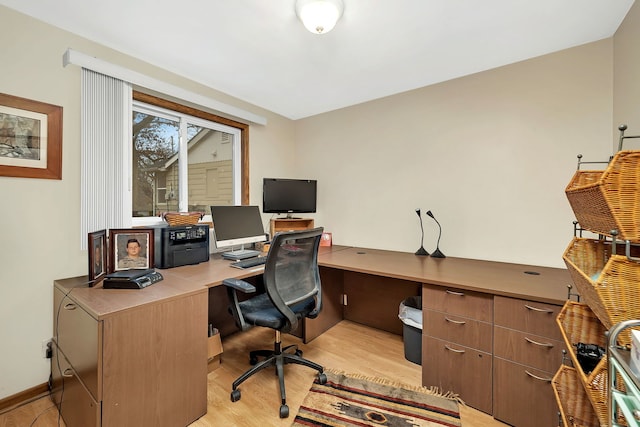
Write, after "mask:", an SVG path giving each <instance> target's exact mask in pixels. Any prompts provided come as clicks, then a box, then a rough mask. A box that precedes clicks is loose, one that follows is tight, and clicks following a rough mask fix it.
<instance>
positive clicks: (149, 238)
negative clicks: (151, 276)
mask: <svg viewBox="0 0 640 427" xmlns="http://www.w3.org/2000/svg"><path fill="white" fill-rule="evenodd" d="M135 242H137V246H138V248H137V250H136V248H135V246H136V245H135ZM130 245H131V247H130ZM147 268H154V263H153V228H116V229H110V230H109V269H108V272H109V273H113V272H115V271H122V270H131V269H147Z"/></svg>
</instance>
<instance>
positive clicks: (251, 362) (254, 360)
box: [249, 357, 258, 366]
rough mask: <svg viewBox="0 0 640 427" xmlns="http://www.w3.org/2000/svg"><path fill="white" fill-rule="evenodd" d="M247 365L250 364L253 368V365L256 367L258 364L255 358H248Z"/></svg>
mask: <svg viewBox="0 0 640 427" xmlns="http://www.w3.org/2000/svg"><path fill="white" fill-rule="evenodd" d="M249 364H250V365H251V366H255V365H257V364H258V358H257V357H250V358H249Z"/></svg>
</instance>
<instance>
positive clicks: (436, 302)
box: [422, 284, 493, 322]
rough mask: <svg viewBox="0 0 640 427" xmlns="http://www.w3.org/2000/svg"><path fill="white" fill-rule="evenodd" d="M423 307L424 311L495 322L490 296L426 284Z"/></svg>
mask: <svg viewBox="0 0 640 427" xmlns="http://www.w3.org/2000/svg"><path fill="white" fill-rule="evenodd" d="M422 305H423V309H424V310H429V309H430V310H436V311H441V312H444V313H449V314H456V315H458V316H463V317H467V318H470V319H476V320H480V321H483V322H492V321H493V297H492V296H491V295H488V294H483V293H479V292H471V291H465V290H461V289H454V288H447V287H444V286H433V285H427V284H425V285H424V288H423V294H422Z"/></svg>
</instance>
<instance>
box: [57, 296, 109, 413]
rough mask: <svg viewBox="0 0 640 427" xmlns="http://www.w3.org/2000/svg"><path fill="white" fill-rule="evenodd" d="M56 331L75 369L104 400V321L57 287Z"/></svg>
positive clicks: (96, 394) (94, 394)
mask: <svg viewBox="0 0 640 427" xmlns="http://www.w3.org/2000/svg"><path fill="white" fill-rule="evenodd" d="M53 307H54V313H53V316H54V328H55V329H54V331H56V333H57V334H58V336H57V337H55V339H56V343H57V344H58V347H59V348H60V349H61V350H62V352H63V353H64V354H65V356H66V357H67V359H68V360H69V362H70V363H71V366H72V367H73V370H74V371H75V372H76V374H77V375H78V376H79V377H80V379H81V380H82V382H83V383H84V385H85V386H86V387H87V389H88V390H89V391H90V392H91V394H92V395H93V398H94V399H95V400H97V401H100V400H102V393H101V390H100V387H99V386H98V383H99V381H98V355H99V354H101V346H100V340H101V334H100V331H99V328H100V325H101V323H100V322H98V321H97V320H96V319H94V318H93V317H91V315H89V313H87V312H86V311H85V310H84V309H82V307H80V306H79V305H78V304H76V303H75V301H73V299H71V298H70V297H68V296H67V297H65V295H64V294H63V293H62V292H61V291H60V290H59V289H58V288H54V306H53Z"/></svg>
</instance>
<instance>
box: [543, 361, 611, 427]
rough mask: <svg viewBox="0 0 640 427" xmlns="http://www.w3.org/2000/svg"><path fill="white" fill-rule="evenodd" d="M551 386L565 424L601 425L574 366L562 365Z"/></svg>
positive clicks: (568, 425)
mask: <svg viewBox="0 0 640 427" xmlns="http://www.w3.org/2000/svg"><path fill="white" fill-rule="evenodd" d="M551 386H552V387H553V393H554V394H555V396H556V401H557V402H558V408H560V416H561V417H562V425H563V426H566V427H570V426H575V427H599V426H600V423H599V422H598V418H597V416H596V414H595V412H594V410H593V407H592V406H591V403H590V402H589V400H588V399H587V396H586V392H585V391H584V388H583V387H582V384H581V383H580V379H579V378H578V374H577V372H576V370H575V369H574V368H571V367H569V366H562V367H561V368H560V369H559V370H558V372H557V373H556V375H555V376H554V377H553V381H552V382H551Z"/></svg>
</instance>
